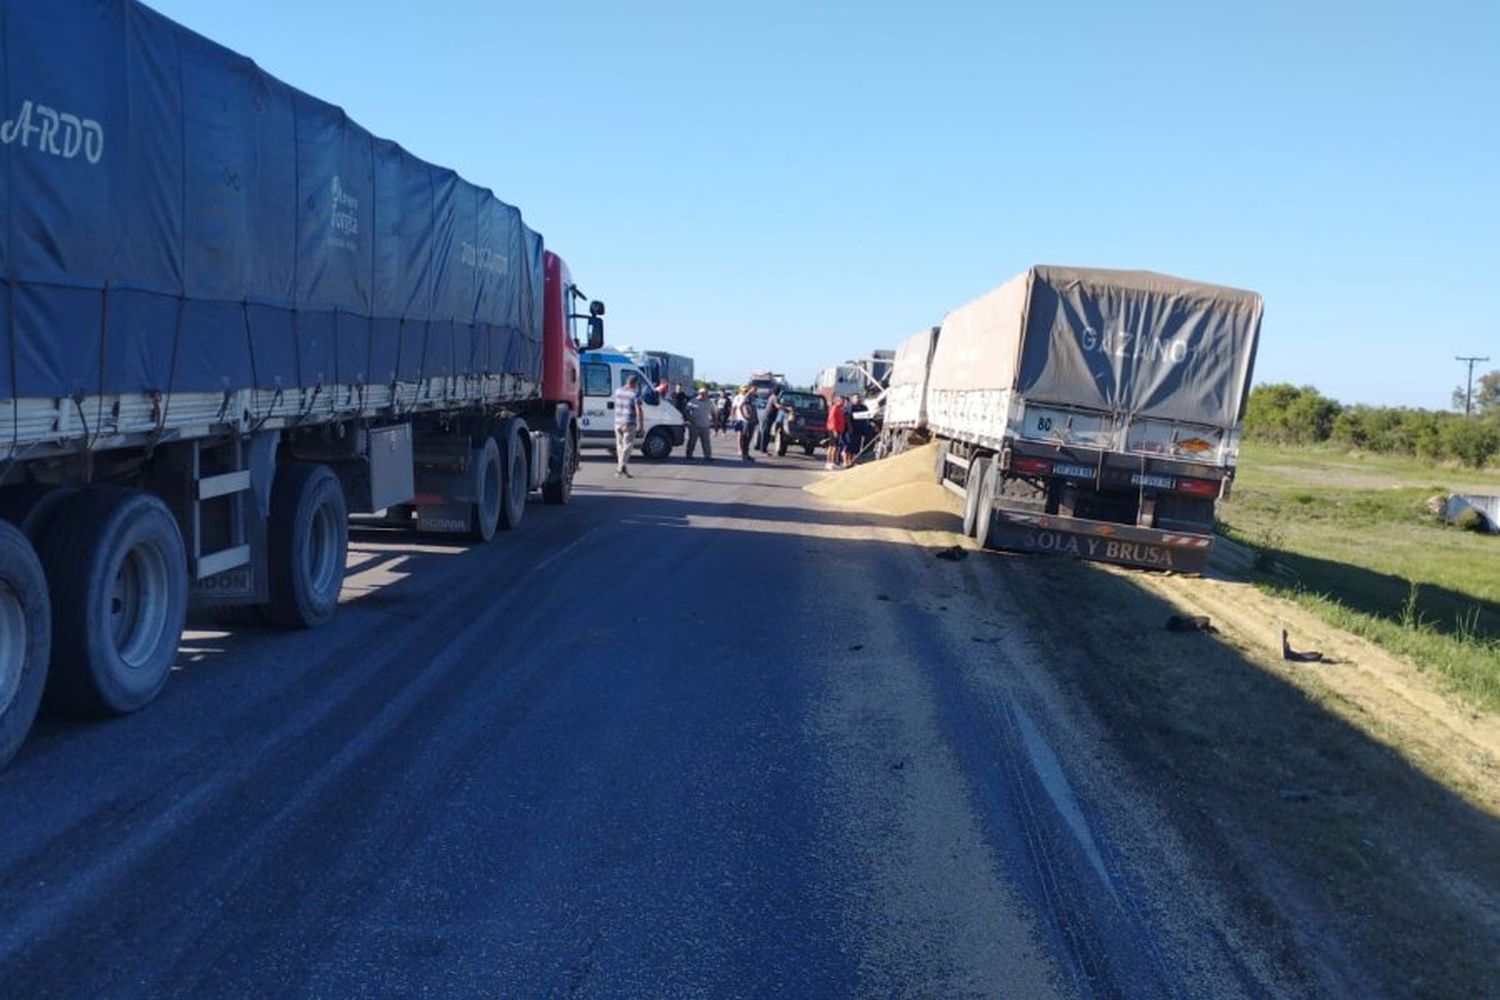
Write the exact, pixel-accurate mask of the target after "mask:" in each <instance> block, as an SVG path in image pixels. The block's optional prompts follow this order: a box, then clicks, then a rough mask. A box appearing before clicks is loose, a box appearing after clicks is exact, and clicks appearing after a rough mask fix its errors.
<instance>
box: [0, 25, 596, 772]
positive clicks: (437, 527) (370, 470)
mask: <svg viewBox="0 0 1500 1000" xmlns="http://www.w3.org/2000/svg"><path fill="white" fill-rule="evenodd" d="M0 26H3V29H0V64H3V65H4V66H5V74H4V84H3V87H0V105H3V106H0V142H3V144H4V146H5V150H4V158H3V161H0V170H3V182H0V215H3V216H4V217H5V218H6V219H7V220H8V224H7V226H6V229H5V233H4V238H3V242H0V255H3V256H0V274H3V280H0V764H3V763H4V762H5V761H8V760H9V759H10V758H11V756H12V755H13V754H14V753H15V752H16V750H17V749H18V747H19V746H20V745H21V743H22V740H23V739H24V737H25V735H26V732H27V729H28V727H29V726H30V725H31V722H32V720H33V718H34V716H35V715H36V713H37V708H38V704H39V702H41V701H42V699H43V698H45V700H46V701H47V703H48V704H49V705H51V706H52V707H53V708H55V709H56V710H58V711H61V712H69V713H78V714H83V715H90V716H110V715H119V714H123V713H128V712H133V711H136V710H137V709H140V708H142V707H144V706H145V705H146V704H148V703H149V702H150V701H152V699H153V698H155V697H156V695H157V693H158V692H159V691H160V689H161V687H162V685H163V684H164V683H165V681H166V679H167V675H168V673H169V670H170V668H171V665H172V662H173V660H174V659H175V657H176V654H177V648H178V644H179V641H180V637H181V633H182V631H183V628H184V624H185V621H186V618H187V615H188V613H189V609H190V607H197V608H199V609H201V611H202V613H204V614H206V615H215V616H218V615H224V616H233V617H253V618H257V619H260V620H262V621H264V622H266V623H268V624H271V625H275V626H284V627H310V626H316V625H318V624H320V623H322V622H324V621H326V620H327V619H328V618H329V617H330V616H332V615H333V614H334V612H335V610H336V608H337V604H338V598H339V591H340V588H341V583H342V578H343V575H344V566H345V555H346V550H347V545H348V520H347V519H348V516H349V514H350V513H355V512H369V513H372V514H378V513H379V512H381V511H385V512H386V516H387V517H388V518H389V519H390V520H392V521H394V522H397V523H402V524H406V525H409V526H411V527H414V528H420V529H423V530H429V531H441V532H457V533H462V534H463V535H465V536H467V537H468V538H470V539H472V540H474V541H476V542H483V541H488V540H489V539H491V538H493V537H495V535H496V532H497V530H499V529H503V528H514V527H515V526H517V525H518V524H519V523H520V521H521V519H522V516H523V514H524V513H525V510H526V503H527V499H528V496H529V495H530V494H531V493H532V492H533V491H539V492H540V493H541V495H542V497H543V499H544V500H545V501H547V502H548V503H552V504H565V503H567V502H568V500H569V497H570V495H571V490H572V481H573V475H574V472H575V470H576V468H577V463H578V443H579V428H578V413H579V410H580V407H581V394H580V390H581V384H580V377H579V363H578V355H579V349H580V347H587V346H593V347H597V346H599V345H600V344H602V343H603V319H602V317H603V313H604V307H603V305H602V303H599V302H597V301H594V302H589V301H588V300H587V299H585V297H584V296H583V294H582V292H581V291H580V290H579V288H578V286H577V285H576V284H575V283H574V281H573V279H572V277H571V275H570V273H569V270H568V267H567V265H566V264H565V263H564V262H563V260H562V259H561V258H560V257H558V256H557V255H556V254H554V253H553V252H551V251H550V250H548V249H547V248H546V247H545V245H544V243H543V240H542V237H541V236H540V235H539V234H538V233H536V232H535V231H533V230H531V229H530V228H528V227H527V226H526V224H525V223H524V222H523V220H522V217H521V213H520V212H519V211H518V210H517V209H516V208H514V207H512V206H510V205H507V204H505V203H504V202H502V201H500V200H499V199H498V198H496V197H495V196H494V195H493V194H492V193H491V192H489V191H488V190H486V189H484V188H481V187H477V186H475V185H473V184H471V183H469V182H467V181H465V180H464V179H462V178H461V177H459V176H458V175H457V174H455V173H454V172H453V171H451V170H447V169H443V168H441V167H437V166H434V165H432V164H429V163H426V162H424V161H422V160H420V159H418V158H417V157H415V156H413V155H412V154H410V153H408V152H407V151H405V150H404V149H402V148H401V147H400V146H398V145H396V144H395V143H394V142H390V141H388V140H385V139H380V138H377V137H375V136H373V135H371V134H370V133H369V132H367V131H365V130H364V129H362V128H360V126H358V125H357V124H355V123H354V122H353V121H351V120H350V119H349V118H348V117H347V116H346V115H345V114H344V112H343V111H342V110H340V109H339V108H337V107H335V106H333V105H331V104H327V103H324V102H322V101H319V100H317V99H316V98H313V97H311V96H309V95H307V94H305V93H303V92H301V91H298V90H296V89H294V88H292V87H290V86H288V85H287V84H285V83H283V82H282V81H280V80H278V79H276V78H274V77H272V76H270V75H268V74H266V73H264V72H263V71H261V70H260V69H259V68H258V67H257V66H256V65H255V64H254V63H253V62H251V61H250V60H249V59H247V58H244V57H243V56H240V55H237V54H235V53H233V52H231V51H229V50H227V49H225V48H223V47H221V46H219V45H216V44H215V43H213V42H211V41H209V40H207V39H205V38H203V37H201V36H199V35H197V34H194V33H193V32H191V31H188V30H187V29H185V28H183V27H182V26H180V25H178V24H176V23H174V22H172V21H170V20H168V19H167V18H164V17H162V16H161V15H159V14H157V13H155V12H154V11H152V10H150V9H148V8H147V7H145V6H143V5H141V4H138V3H135V2H133V0H54V2H52V3H47V4H41V3H34V2H30V0H0ZM584 303H587V306H586V307H585V306H584V305H583V304H584ZM580 341H581V342H582V343H580Z"/></svg>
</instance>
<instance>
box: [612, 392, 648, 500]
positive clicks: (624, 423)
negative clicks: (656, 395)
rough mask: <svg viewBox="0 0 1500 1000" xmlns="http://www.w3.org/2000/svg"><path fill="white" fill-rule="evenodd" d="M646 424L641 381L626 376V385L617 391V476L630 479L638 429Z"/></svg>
mask: <svg viewBox="0 0 1500 1000" xmlns="http://www.w3.org/2000/svg"><path fill="white" fill-rule="evenodd" d="M645 422H646V414H645V411H644V410H643V409H642V407H641V386H640V379H639V378H638V377H636V376H635V375H627V376H625V384H624V385H622V386H620V388H618V389H616V390H615V457H616V460H617V461H618V463H619V464H618V465H616V466H615V476H616V477H619V476H624V477H625V478H627V479H629V478H630V469H629V465H630V453H631V452H632V451H634V450H635V432H636V428H638V427H640V426H641V424H643V423H645Z"/></svg>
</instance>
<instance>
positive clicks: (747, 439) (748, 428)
mask: <svg viewBox="0 0 1500 1000" xmlns="http://www.w3.org/2000/svg"><path fill="white" fill-rule="evenodd" d="M738 398H739V403H738V405H737V407H736V412H735V416H736V417H737V418H738V419H739V426H740V458H742V459H744V460H745V461H747V462H753V461H755V459H753V458H751V457H750V443H751V442H752V441H754V440H755V427H756V424H757V423H758V422H759V421H758V419H757V418H758V417H759V414H758V413H757V412H756V409H755V390H754V389H753V388H751V387H750V386H748V385H747V386H745V388H744V390H743V391H742V392H741V393H740V395H739V397H738Z"/></svg>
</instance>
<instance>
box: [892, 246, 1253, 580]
mask: <svg viewBox="0 0 1500 1000" xmlns="http://www.w3.org/2000/svg"><path fill="white" fill-rule="evenodd" d="M1261 312H1262V303H1261V298H1260V296H1259V295H1257V294H1255V293H1254V292H1249V291H1243V290H1240V289H1235V288H1226V287H1222V286H1217V285H1210V284H1204V283H1201V282H1196V281H1188V280H1185V279H1181V278H1175V277H1170V276H1167V275H1163V274H1156V273H1152V272H1147V271H1113V270H1102V269H1090V268H1075V267H1053V266H1041V265H1039V266H1035V267H1031V268H1029V269H1027V270H1026V271H1025V272H1023V273H1021V274H1020V275H1018V276H1016V277H1015V278H1013V279H1011V280H1010V281H1008V282H1006V283H1005V284H1003V285H1001V286H1000V287H999V288H997V289H995V290H994V291H992V292H990V293H988V294H987V295H984V296H982V297H980V298H979V299H976V300H975V301H973V302H970V303H969V304H967V305H965V306H962V307H960V308H958V309H955V310H954V311H953V312H951V313H949V314H948V315H947V316H946V317H945V318H944V320H943V323H942V325H941V327H940V328H939V329H938V330H937V331H936V332H933V331H924V332H922V333H920V334H917V335H916V336H915V337H913V338H911V339H910V340H909V341H908V342H907V343H906V344H904V345H903V347H902V351H901V352H899V356H898V360H897V365H896V368H897V372H896V373H895V374H894V375H893V385H892V387H891V392H892V393H893V394H896V395H898V396H899V395H900V394H902V393H905V394H907V395H913V394H915V396H920V398H921V399H922V401H923V402H922V404H921V405H922V406H923V407H925V413H923V412H922V410H921V409H916V410H915V412H908V413H907V414H906V415H905V416H904V417H903V419H902V420H901V421H898V422H897V425H896V426H895V427H892V428H891V429H890V430H889V431H888V432H887V433H888V434H898V433H908V434H909V433H910V430H911V429H912V428H914V427H917V426H918V425H919V424H920V423H921V422H922V421H923V420H925V431H926V432H927V433H928V434H930V435H931V437H933V438H934V439H936V441H937V442H938V445H939V459H938V475H939V477H940V480H941V481H942V483H943V484H944V485H945V486H946V487H948V488H949V489H950V490H952V491H953V492H955V493H957V494H958V495H959V496H960V497H962V498H963V501H964V515H963V526H964V531H965V532H966V533H967V534H969V535H971V536H973V537H975V538H976V539H977V540H978V541H979V542H980V543H981V544H982V545H988V546H993V547H998V548H1008V549H1018V550H1024V551H1033V552H1050V553H1059V554H1065V555H1071V556H1077V557H1080V558H1084V559H1093V560H1099V561H1105V562H1111V563H1118V564H1121V565H1129V566H1138V567H1147V568H1153V569H1170V570H1175V571H1179V572H1187V573H1197V572H1202V571H1203V569H1204V568H1205V567H1206V566H1207V563H1208V557H1209V552H1210V550H1211V547H1212V545H1213V534H1214V531H1213V529H1214V506H1215V503H1216V502H1217V501H1218V500H1219V499H1220V498H1222V497H1224V496H1226V495H1228V492H1229V489H1230V485H1231V483H1232V482H1233V479H1234V472H1235V465H1236V462H1237V459H1238V452H1239V436H1240V426H1241V421H1242V420H1243V417H1244V408H1245V402H1246V399H1247V397H1248V395H1249V389H1250V380H1251V376H1252V373H1253V370H1254V365H1255V352H1256V344H1257V341H1258V338H1259V335H1260V323H1261ZM933 340H935V343H932V341H933ZM924 354H929V356H930V359H931V360H930V362H929V363H928V364H927V365H926V366H925V368H924V367H922V366H920V365H918V364H916V363H915V361H916V359H917V358H920V357H922V356H923V355H924ZM903 362H908V363H906V364H903ZM923 380H925V388H922V386H921V382H922V381H923ZM915 396H914V398H915ZM910 410H911V407H910V406H909V405H908V411H910ZM888 419H889V418H888ZM903 426H904V427H905V428H906V430H905V431H903V430H902V427H903ZM892 447H899V444H898V443H897V442H896V441H895V440H888V441H887V450H891V448H892Z"/></svg>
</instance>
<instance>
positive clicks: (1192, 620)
mask: <svg viewBox="0 0 1500 1000" xmlns="http://www.w3.org/2000/svg"><path fill="white" fill-rule="evenodd" d="M1167 631H1168V632H1218V631H1219V630H1218V629H1216V628H1214V625H1213V622H1211V621H1209V620H1208V615H1172V616H1171V617H1169V618H1168V619H1167Z"/></svg>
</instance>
